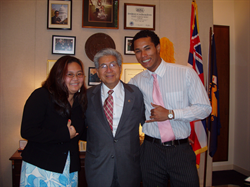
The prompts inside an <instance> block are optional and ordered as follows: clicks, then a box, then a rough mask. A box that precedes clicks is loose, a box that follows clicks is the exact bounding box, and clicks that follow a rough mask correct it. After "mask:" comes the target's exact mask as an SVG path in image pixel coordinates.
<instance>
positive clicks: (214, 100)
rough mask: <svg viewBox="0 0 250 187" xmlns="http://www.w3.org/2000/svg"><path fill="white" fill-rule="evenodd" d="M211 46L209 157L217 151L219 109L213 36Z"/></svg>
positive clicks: (219, 125)
mask: <svg viewBox="0 0 250 187" xmlns="http://www.w3.org/2000/svg"><path fill="white" fill-rule="evenodd" d="M211 43H212V45H211V48H212V49H211V64H210V72H211V74H210V76H209V92H208V96H209V99H210V102H211V106H212V113H211V115H210V116H209V118H208V130H209V131H210V142H209V155H210V156H211V157H213V156H214V154H215V152H216V150H217V142H218V135H219V134H220V128H221V123H220V107H219V85H218V74H217V63H216V47H215V41H214V34H213V35H212V42H211Z"/></svg>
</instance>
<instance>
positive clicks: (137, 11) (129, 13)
mask: <svg viewBox="0 0 250 187" xmlns="http://www.w3.org/2000/svg"><path fill="white" fill-rule="evenodd" d="M124 29H132V30H146V29H147V30H155V5H147V4H131V3H124Z"/></svg>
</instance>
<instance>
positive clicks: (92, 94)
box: [85, 83, 145, 187]
mask: <svg viewBox="0 0 250 187" xmlns="http://www.w3.org/2000/svg"><path fill="white" fill-rule="evenodd" d="M123 86H124V91H125V98H124V106H123V112H122V116H121V118H120V122H119V125H118V128H117V131H116V135H115V137H113V134H112V132H111V129H110V127H109V124H108V121H107V119H106V116H105V114H104V110H103V106H102V100H101V84H99V85H97V86H94V87H92V88H90V89H88V92H87V95H88V108H87V111H86V125H87V126H88V130H87V152H86V160H85V171H86V179H87V183H88V186H89V187H92V186H93V187H110V186H111V183H112V179H113V174H114V173H113V172H114V166H115V163H116V168H117V174H118V181H119V184H120V186H121V187H133V186H137V187H138V186H140V181H141V173H140V162H139V154H140V142H139V124H140V123H141V124H143V123H144V121H145V115H144V112H145V111H144V110H145V107H144V102H143V96H142V93H141V92H140V90H139V89H138V88H137V87H136V86H134V85H129V84H124V83H123Z"/></svg>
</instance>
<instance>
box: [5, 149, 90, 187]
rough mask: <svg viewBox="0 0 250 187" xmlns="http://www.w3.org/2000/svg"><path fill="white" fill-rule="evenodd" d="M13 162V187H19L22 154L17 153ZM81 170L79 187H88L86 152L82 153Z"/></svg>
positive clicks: (11, 158) (12, 159) (12, 157)
mask: <svg viewBox="0 0 250 187" xmlns="http://www.w3.org/2000/svg"><path fill="white" fill-rule="evenodd" d="M9 160H11V161H12V185H13V187H19V184H20V173H21V166H22V156H21V152H19V151H16V152H15V153H14V154H13V155H12V156H11V157H10V159H9ZM80 161H81V170H80V171H79V172H78V186H79V187H86V186H87V182H86V178H85V167H84V166H85V152H80Z"/></svg>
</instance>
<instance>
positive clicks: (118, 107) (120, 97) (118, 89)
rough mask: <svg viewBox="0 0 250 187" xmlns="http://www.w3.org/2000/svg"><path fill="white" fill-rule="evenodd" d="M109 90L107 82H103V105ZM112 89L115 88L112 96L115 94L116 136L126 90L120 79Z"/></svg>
mask: <svg viewBox="0 0 250 187" xmlns="http://www.w3.org/2000/svg"><path fill="white" fill-rule="evenodd" d="M109 90H110V89H109V88H108V87H107V86H106V85H105V84H102V88H101V97H102V106H103V105H104V102H105V100H106V98H107V97H108V91H109ZM112 90H114V92H113V93H112V96H113V136H114V137H115V133H116V130H117V128H118V124H119V122H120V118H121V115H122V110H123V104H124V94H125V92H124V87H123V84H122V83H121V81H119V83H118V84H117V85H116V86H115V88H114V89H112Z"/></svg>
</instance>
